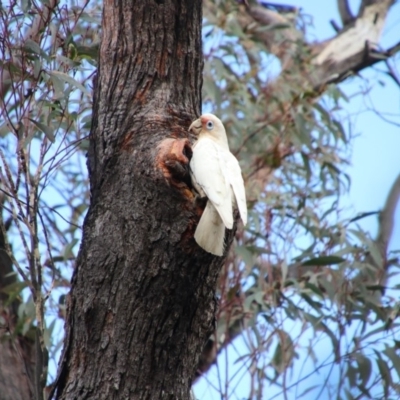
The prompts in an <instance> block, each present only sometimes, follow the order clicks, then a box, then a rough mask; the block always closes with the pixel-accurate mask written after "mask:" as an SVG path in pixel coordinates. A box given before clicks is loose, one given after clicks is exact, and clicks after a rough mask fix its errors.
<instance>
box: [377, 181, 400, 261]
mask: <svg viewBox="0 0 400 400" xmlns="http://www.w3.org/2000/svg"><path fill="white" fill-rule="evenodd" d="M399 199H400V174H399V175H398V176H397V178H396V180H395V181H394V182H393V185H392V187H391V189H390V192H389V194H388V197H387V199H386V203H385V206H384V207H383V209H382V211H381V213H380V215H379V231H378V235H377V238H376V244H377V245H378V247H379V250H380V251H381V254H382V258H383V259H384V260H386V259H387V252H388V246H389V242H390V239H391V237H392V234H393V227H394V215H395V212H396V208H397V204H398V203H399Z"/></svg>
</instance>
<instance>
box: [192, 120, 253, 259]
mask: <svg viewBox="0 0 400 400" xmlns="http://www.w3.org/2000/svg"><path fill="white" fill-rule="evenodd" d="M189 131H191V132H193V133H194V134H195V135H196V136H197V141H196V142H195V143H194V145H193V156H192V159H191V161H190V175H191V178H192V183H193V186H194V188H195V189H196V191H197V192H198V193H199V195H200V196H201V197H207V199H208V200H207V205H206V208H205V209H204V212H203V215H202V216H201V218H200V221H199V224H198V225H197V228H196V232H195V233H194V238H195V240H196V242H197V244H198V245H199V246H200V247H202V248H203V249H204V250H206V251H207V252H209V253H212V254H214V255H217V256H222V254H223V252H224V239H225V228H228V229H232V228H233V207H234V206H237V208H238V209H239V213H240V217H241V219H242V221H243V224H244V225H246V223H247V206H246V194H245V190H244V184H243V178H242V172H241V169H240V166H239V163H238V161H237V159H236V158H235V156H234V155H233V154H232V153H231V152H230V151H229V145H228V139H227V137H226V132H225V128H224V125H223V124H222V122H221V120H220V119H218V118H217V117H216V116H215V115H213V114H203V115H202V116H201V117H200V118H199V119H196V121H194V122H193V123H192V124H191V125H190V127H189Z"/></svg>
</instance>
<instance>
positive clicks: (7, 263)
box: [0, 220, 34, 400]
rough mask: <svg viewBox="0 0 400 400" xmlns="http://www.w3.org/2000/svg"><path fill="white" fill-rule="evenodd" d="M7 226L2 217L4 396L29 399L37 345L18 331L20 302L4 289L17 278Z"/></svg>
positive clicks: (0, 367) (0, 372) (0, 365)
mask: <svg viewBox="0 0 400 400" xmlns="http://www.w3.org/2000/svg"><path fill="white" fill-rule="evenodd" d="M3 230H4V224H3V223H2V221H1V220H0V399H1V400H26V399H30V398H32V393H33V388H32V378H33V375H34V373H33V365H34V363H33V357H34V346H33V341H30V340H29V339H28V338H26V337H23V336H20V335H18V334H15V326H16V323H17V310H18V302H17V301H11V302H10V300H9V296H8V295H7V292H6V291H4V289H5V288H6V287H9V285H11V284H13V283H14V282H16V279H15V275H12V273H13V269H12V261H11V259H10V257H9V255H8V254H7V251H6V248H5V236H4V232H3Z"/></svg>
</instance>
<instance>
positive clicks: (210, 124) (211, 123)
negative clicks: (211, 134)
mask: <svg viewBox="0 0 400 400" xmlns="http://www.w3.org/2000/svg"><path fill="white" fill-rule="evenodd" d="M206 127H207V129H208V130H209V131H211V129H212V128H214V122H212V121H207V123H206Z"/></svg>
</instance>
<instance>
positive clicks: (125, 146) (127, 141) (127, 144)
mask: <svg viewBox="0 0 400 400" xmlns="http://www.w3.org/2000/svg"><path fill="white" fill-rule="evenodd" d="M132 137H133V132H129V133H127V134H126V135H125V137H124V138H123V139H122V143H121V148H122V149H123V150H128V149H129V148H130V145H131V140H132Z"/></svg>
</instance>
